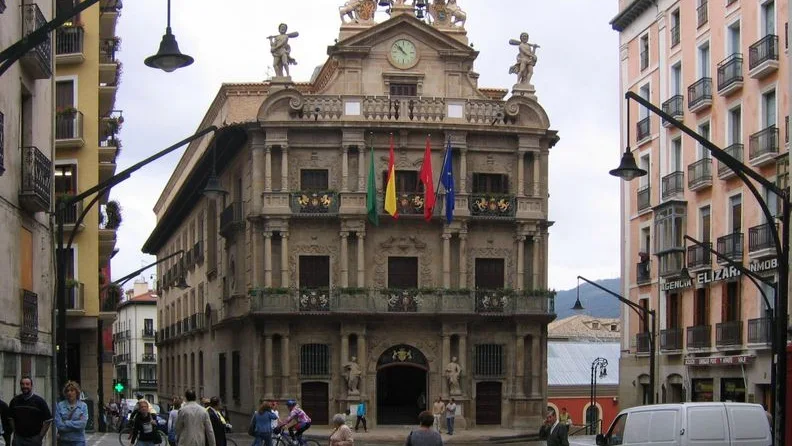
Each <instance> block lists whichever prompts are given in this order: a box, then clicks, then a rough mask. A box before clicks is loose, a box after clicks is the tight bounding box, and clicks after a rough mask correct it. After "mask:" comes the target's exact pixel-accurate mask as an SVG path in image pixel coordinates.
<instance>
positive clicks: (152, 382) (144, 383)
mask: <svg viewBox="0 0 792 446" xmlns="http://www.w3.org/2000/svg"><path fill="white" fill-rule="evenodd" d="M138 387H139V388H140V389H151V390H156V389H157V380H156V379H144V378H138Z"/></svg>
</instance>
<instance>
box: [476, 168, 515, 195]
mask: <svg viewBox="0 0 792 446" xmlns="http://www.w3.org/2000/svg"><path fill="white" fill-rule="evenodd" d="M473 193H474V194H508V193H509V176H508V175H504V174H497V173H474V174H473Z"/></svg>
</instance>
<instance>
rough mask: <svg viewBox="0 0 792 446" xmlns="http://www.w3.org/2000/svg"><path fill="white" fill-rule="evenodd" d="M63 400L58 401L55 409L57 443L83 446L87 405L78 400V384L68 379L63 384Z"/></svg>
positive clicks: (65, 445)
mask: <svg viewBox="0 0 792 446" xmlns="http://www.w3.org/2000/svg"><path fill="white" fill-rule="evenodd" d="M63 396H65V397H66V399H65V400H62V401H59V402H58V406H57V410H56V411H55V417H54V418H55V420H54V421H55V427H56V428H57V429H58V445H61V446H85V426H86V425H87V424H88V406H87V405H86V404H85V403H84V402H82V401H80V385H79V384H77V383H76V382H74V381H68V382H67V383H66V385H65V386H63Z"/></svg>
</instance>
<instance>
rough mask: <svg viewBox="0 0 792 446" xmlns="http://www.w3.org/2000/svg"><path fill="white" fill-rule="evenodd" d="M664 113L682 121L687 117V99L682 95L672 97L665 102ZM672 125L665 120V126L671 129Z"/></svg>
mask: <svg viewBox="0 0 792 446" xmlns="http://www.w3.org/2000/svg"><path fill="white" fill-rule="evenodd" d="M663 111H664V112H666V113H668V114H669V115H671V116H672V117H674V118H676V119H678V120H681V119H683V118H684V117H685V98H684V96H682V95H681V94H677V95H674V96H671V98H669V99H668V100H667V101H665V102H663ZM670 125H671V123H670V122H669V121H666V120H665V119H663V126H664V127H669V126H670Z"/></svg>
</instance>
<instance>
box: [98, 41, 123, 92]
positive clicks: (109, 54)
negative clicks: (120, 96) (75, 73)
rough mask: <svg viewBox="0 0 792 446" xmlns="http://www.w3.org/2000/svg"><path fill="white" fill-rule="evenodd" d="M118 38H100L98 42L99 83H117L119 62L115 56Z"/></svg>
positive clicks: (119, 68)
mask: <svg viewBox="0 0 792 446" xmlns="http://www.w3.org/2000/svg"><path fill="white" fill-rule="evenodd" d="M119 43H120V40H118V38H112V39H102V40H101V42H100V43H99V85H118V81H119V80H120V76H121V62H119V61H118V59H117V58H116V53H117V51H118V49H119V46H120V45H119Z"/></svg>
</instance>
